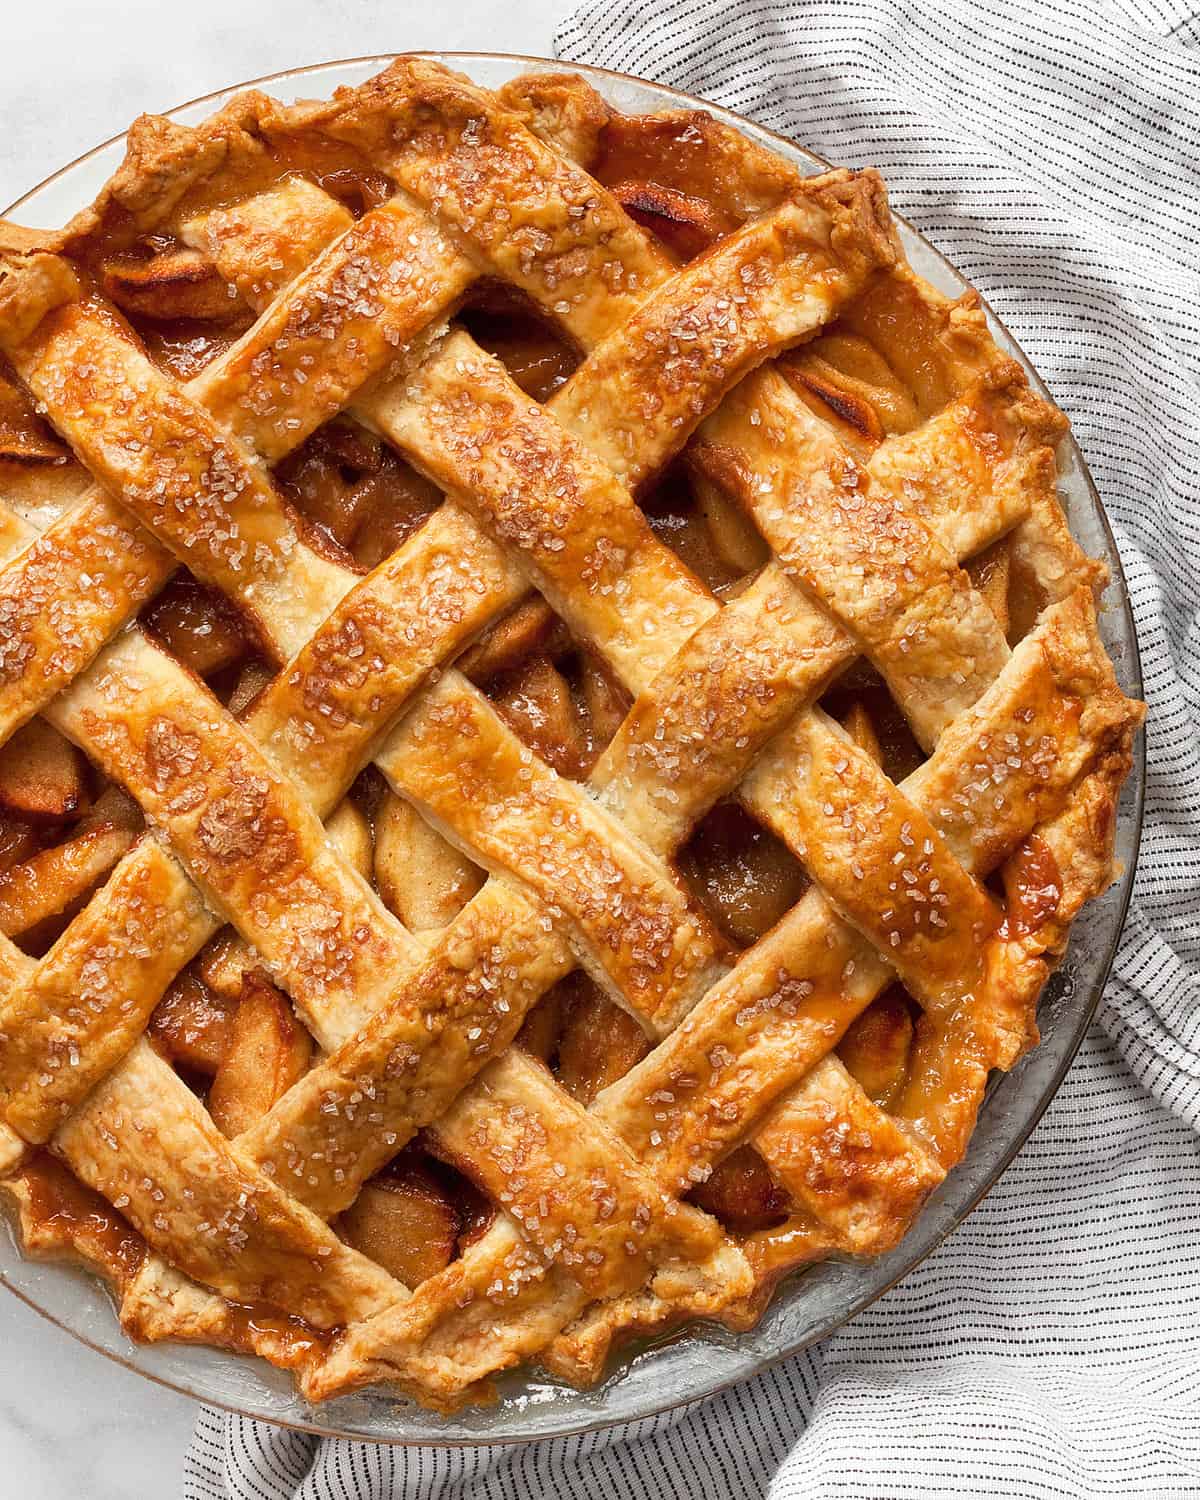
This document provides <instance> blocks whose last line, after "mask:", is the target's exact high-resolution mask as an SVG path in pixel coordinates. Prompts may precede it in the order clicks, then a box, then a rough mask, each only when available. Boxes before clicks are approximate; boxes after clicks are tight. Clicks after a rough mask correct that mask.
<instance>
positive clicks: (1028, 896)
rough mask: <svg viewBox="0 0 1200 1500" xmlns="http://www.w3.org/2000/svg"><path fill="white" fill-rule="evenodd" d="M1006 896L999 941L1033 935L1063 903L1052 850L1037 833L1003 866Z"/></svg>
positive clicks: (1057, 870)
mask: <svg viewBox="0 0 1200 1500" xmlns="http://www.w3.org/2000/svg"><path fill="white" fill-rule="evenodd" d="M1004 888H1005V894H1006V896H1007V902H1006V906H1005V913H1004V920H1003V922H1002V923H1001V924H1000V929H999V935H1000V937H1001V938H1010V937H1021V936H1023V935H1025V934H1027V933H1030V932H1036V931H1037V930H1038V928H1039V927H1040V926H1041V925H1042V923H1043V922H1045V921H1047V920H1048V919H1049V918H1050V917H1052V916H1053V915H1054V913H1055V912H1056V911H1057V910H1058V905H1059V902H1060V901H1061V900H1062V871H1061V870H1060V869H1059V866H1058V860H1057V859H1055V857H1054V851H1053V850H1052V849H1051V848H1050V846H1049V844H1047V843H1046V841H1045V839H1043V838H1041V837H1040V836H1039V835H1038V834H1036V833H1035V834H1032V835H1031V836H1030V837H1029V838H1027V839H1026V840H1025V842H1024V843H1023V844H1022V845H1021V847H1020V848H1019V849H1018V850H1017V851H1016V853H1015V854H1013V855H1012V856H1011V857H1010V858H1009V859H1008V861H1007V863H1006V864H1005V867H1004Z"/></svg>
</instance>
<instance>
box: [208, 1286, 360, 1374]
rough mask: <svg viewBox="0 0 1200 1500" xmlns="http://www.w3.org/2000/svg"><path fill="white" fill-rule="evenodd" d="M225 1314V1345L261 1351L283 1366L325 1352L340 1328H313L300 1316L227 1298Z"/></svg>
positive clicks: (290, 1366) (287, 1367)
mask: <svg viewBox="0 0 1200 1500" xmlns="http://www.w3.org/2000/svg"><path fill="white" fill-rule="evenodd" d="M225 1316H226V1338H225V1340H224V1342H225V1343H226V1346H227V1347H228V1348H232V1349H236V1350H239V1351H244V1352H248V1353H258V1354H261V1355H263V1356H264V1358H269V1359H270V1361H271V1363H272V1364H273V1365H277V1366H279V1368H280V1369H284V1370H291V1369H295V1368H297V1367H298V1366H302V1365H306V1364H308V1363H309V1362H310V1361H311V1360H312V1359H314V1358H315V1357H316V1356H317V1355H321V1354H324V1353H326V1351H327V1350H328V1349H329V1347H330V1345H331V1344H333V1342H334V1341H335V1339H336V1338H337V1336H338V1334H339V1333H340V1332H341V1330H340V1329H338V1328H329V1329H318V1328H313V1327H312V1326H311V1325H310V1324H308V1323H306V1322H304V1320H303V1319H302V1318H294V1317H288V1316H287V1315H285V1314H282V1313H277V1312H274V1311H272V1310H271V1309H270V1308H268V1307H263V1306H254V1305H247V1304H244V1303H240V1302H227V1303H226V1314H225ZM264 1345H265V1347H264Z"/></svg>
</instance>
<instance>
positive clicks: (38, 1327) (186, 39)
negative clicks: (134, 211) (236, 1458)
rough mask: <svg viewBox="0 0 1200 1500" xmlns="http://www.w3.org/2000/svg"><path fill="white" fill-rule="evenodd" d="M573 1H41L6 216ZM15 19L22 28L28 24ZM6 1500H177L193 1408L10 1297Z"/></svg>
mask: <svg viewBox="0 0 1200 1500" xmlns="http://www.w3.org/2000/svg"><path fill="white" fill-rule="evenodd" d="M569 8H570V0H520V3H509V4H506V5H501V4H497V3H495V0H453V3H452V4H440V5H430V4H416V3H415V0H399V3H397V0H204V4H203V5H195V6H181V5H180V6H176V5H173V4H169V3H168V4H164V3H163V0H121V4H120V6H119V8H118V10H116V11H114V9H113V8H112V7H111V6H103V5H97V4H96V3H95V0H37V3H36V4H34V5H22V6H20V7H14V13H13V16H12V17H11V18H10V20H9V24H8V25H7V26H6V27H5V48H4V53H3V56H2V59H0V97H3V99H4V126H5V149H4V150H3V152H0V204H7V203H10V202H12V201H13V200H14V199H15V198H17V197H18V196H19V195H20V194H22V193H23V192H25V191H26V190H27V189H28V188H30V187H32V186H33V185H34V184H35V183H37V182H39V181H40V180H41V179H42V178H43V177H45V176H46V175H47V174H48V173H50V172H51V171H53V170H55V169H56V168H57V167H59V166H61V165H63V164H64V163H65V162H67V161H70V160H71V159H72V158H74V157H75V156H78V155H79V154H80V153H81V152H83V151H86V150H87V149H88V148H89V147H91V146H93V145H95V144H96V143H97V142H98V141H101V140H104V139H106V138H107V137H108V136H111V135H114V134H115V133H116V132H117V131H119V130H121V129H123V128H124V127H125V126H126V125H127V124H128V123H129V121H130V120H131V119H132V118H133V116H134V115H136V114H138V113H139V112H140V111H142V110H149V111H153V110H161V109H169V108H170V107H171V106H172V105H174V104H179V103H182V102H183V101H184V100H187V99H190V98H194V97H195V96H196V95H198V94H205V93H208V92H210V91H212V90H214V89H218V88H223V87H225V86H226V85H228V84H231V83H235V82H237V81H238V80H239V79H243V78H253V77H255V76H256V75H259V74H262V73H273V72H276V71H278V70H279V69H281V68H289V67H298V66H301V65H303V64H305V63H314V62H321V61H324V60H326V59H332V58H339V57H355V56H360V55H364V54H369V53H375V52H388V51H397V52H398V51H403V50H406V49H410V48H446V49H460V48H461V49H468V50H470V49H474V50H495V51H504V52H529V53H537V54H541V55H544V54H546V53H547V52H549V50H550V47H551V38H552V35H553V30H554V25H555V22H556V21H557V20H558V18H559V16H560V15H562V14H565V13H566V12H567V10H568V9H569ZM14 20H15V25H14V24H13V22H14ZM0 1349H2V1351H3V1352H2V1355H0V1495H3V1496H5V1497H8V1496H12V1497H14V1500H15V1497H17V1496H22V1497H28V1500H80V1497H86V1500H142V1497H146V1500H150V1497H153V1500H168V1497H173V1496H176V1495H178V1494H179V1493H180V1488H181V1486H180V1478H179V1467H180V1456H181V1454H182V1452H183V1449H184V1447H185V1446H186V1444H187V1440H188V1437H189V1435H190V1432H191V1427H192V1418H193V1412H194V1407H193V1405H192V1403H191V1402H189V1401H187V1400H185V1399H184V1398H183V1397H181V1396H177V1395H174V1394H173V1393H172V1392H170V1391H166V1390H163V1389H161V1388H160V1387H158V1386H156V1385H153V1384H151V1383H150V1382H149V1381H146V1380H143V1379H141V1378H140V1377H138V1376H136V1375H132V1374H129V1373H128V1372H126V1371H125V1370H123V1369H121V1368H120V1367H119V1366H117V1365H114V1364H112V1363H111V1362H110V1361H108V1360H106V1359H104V1358H102V1357H101V1356H100V1355H98V1354H93V1353H92V1352H91V1351H90V1350H89V1349H86V1348H84V1347H83V1345H81V1344H78V1343H76V1342H75V1341H74V1340H73V1339H71V1338H69V1337H68V1336H67V1335H66V1334H64V1333H62V1332H60V1331H59V1330H57V1329H55V1328H53V1327H52V1326H51V1325H50V1324H48V1323H46V1322H44V1321H43V1320H42V1319H41V1318H40V1317H38V1316H37V1315H36V1314H35V1313H33V1312H31V1311H30V1310H29V1309H28V1308H26V1307H24V1306H23V1305H22V1304H21V1303H19V1302H18V1301H17V1299H16V1298H15V1297H12V1296H8V1295H5V1294H3V1293H0Z"/></svg>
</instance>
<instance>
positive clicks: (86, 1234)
mask: <svg viewBox="0 0 1200 1500" xmlns="http://www.w3.org/2000/svg"><path fill="white" fill-rule="evenodd" d="M17 1177H18V1180H19V1181H21V1182H22V1183H23V1184H24V1185H25V1190H26V1192H27V1194H28V1207H27V1213H28V1215H29V1219H30V1221H31V1230H32V1232H33V1233H35V1234H37V1235H38V1236H39V1237H41V1238H42V1239H43V1240H44V1241H50V1242H52V1243H54V1244H56V1245H58V1246H59V1247H60V1248H62V1249H64V1250H74V1251H76V1252H77V1253H79V1254H81V1255H84V1256H86V1257H87V1259H89V1260H92V1261H96V1262H97V1263H98V1264H99V1265H100V1266H101V1267H102V1268H103V1270H104V1272H105V1273H106V1274H107V1275H108V1276H109V1277H110V1278H111V1279H112V1280H113V1281H114V1282H115V1283H116V1284H117V1285H118V1286H122V1285H123V1284H124V1283H125V1282H126V1281H127V1280H129V1278H131V1277H132V1276H133V1275H135V1274H136V1272H137V1271H138V1269H139V1268H140V1266H141V1264H142V1261H143V1259H144V1257H145V1254H146V1243H145V1241H144V1240H143V1239H142V1237H141V1235H140V1234H138V1233H137V1231H136V1230H135V1229H133V1228H132V1227H131V1226H130V1225H129V1224H128V1223H127V1222H126V1221H125V1219H123V1218H122V1217H121V1215H120V1214H119V1213H118V1212H117V1210H116V1209H115V1208H113V1207H112V1206H111V1204H109V1203H107V1202H106V1201H105V1200H104V1199H103V1198H102V1197H101V1196H100V1194H99V1193H94V1192H93V1191H92V1190H91V1188H88V1187H85V1186H84V1185H83V1183H81V1182H80V1181H79V1180H78V1179H77V1178H76V1177H74V1176H73V1175H72V1174H71V1173H70V1172H69V1171H68V1170H67V1168H66V1167H64V1166H63V1165H62V1163H61V1162H58V1161H56V1160H55V1159H54V1157H52V1156H51V1155H49V1153H48V1152H45V1151H39V1152H38V1153H37V1155H36V1156H34V1157H33V1159H32V1160H31V1161H30V1162H28V1163H27V1164H26V1165H25V1166H24V1167H23V1168H22V1169H21V1171H20V1172H19V1173H17Z"/></svg>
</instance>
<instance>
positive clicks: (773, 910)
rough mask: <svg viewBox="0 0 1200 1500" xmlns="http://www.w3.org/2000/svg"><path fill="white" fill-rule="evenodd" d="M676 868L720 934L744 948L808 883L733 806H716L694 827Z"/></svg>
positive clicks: (775, 842)
mask: <svg viewBox="0 0 1200 1500" xmlns="http://www.w3.org/2000/svg"><path fill="white" fill-rule="evenodd" d="M679 867H680V870H681V871H682V873H683V875H684V877H685V879H686V880H687V882H688V884H689V885H690V886H691V888H692V890H693V891H694V892H695V894H696V896H697V898H698V899H699V900H700V902H701V903H702V904H703V906H704V907H705V908H706V909H707V911H708V912H709V913H710V914H711V916H712V917H713V919H714V921H715V922H716V923H717V925H718V926H719V927H720V928H721V930H722V931H723V932H725V933H726V934H727V935H728V936H729V937H730V938H732V939H733V941H734V942H735V943H739V944H741V945H742V946H744V947H748V946H749V945H750V944H751V943H756V942H757V941H758V939H759V938H760V937H762V935H763V934H764V933H765V932H767V931H769V930H770V929H771V928H772V927H774V925H775V923H776V922H778V921H779V919H780V918H781V917H782V916H784V915H785V913H787V912H788V911H790V910H791V908H792V907H793V906H794V905H795V904H796V902H797V901H798V900H799V899H800V897H801V895H802V894H803V892H804V890H805V887H806V886H807V884H808V877H807V876H806V875H805V873H804V869H803V866H802V865H801V864H800V862H799V860H797V859H796V858H795V856H794V855H793V854H792V853H791V851H790V850H789V849H788V848H787V847H786V845H784V844H783V843H781V842H780V840H779V839H777V838H776V837H775V835H774V834H773V833H771V832H769V830H767V829H766V828H764V827H763V826H762V825H761V824H760V823H758V822H756V821H755V820H754V819H753V818H752V817H751V816H750V815H749V814H748V813H746V812H744V811H743V810H742V809H741V808H740V807H739V806H738V805H737V804H736V803H733V802H720V803H718V804H717V806H716V807H714V808H713V810H712V811H711V812H710V813H709V814H708V815H707V817H705V818H704V819H703V820H702V821H701V822H700V824H699V825H698V826H697V828H696V831H695V832H694V833H693V835H692V837H691V838H690V839H689V840H688V842H687V843H686V844H685V845H684V847H683V849H682V850H681V851H680V854H679Z"/></svg>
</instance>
